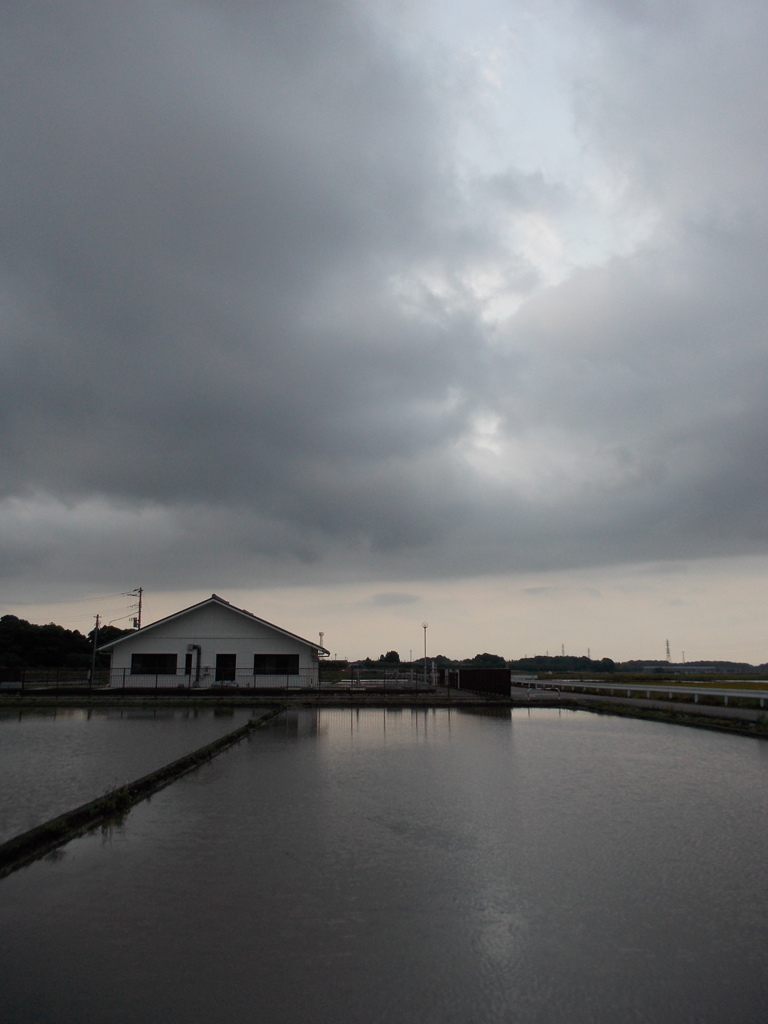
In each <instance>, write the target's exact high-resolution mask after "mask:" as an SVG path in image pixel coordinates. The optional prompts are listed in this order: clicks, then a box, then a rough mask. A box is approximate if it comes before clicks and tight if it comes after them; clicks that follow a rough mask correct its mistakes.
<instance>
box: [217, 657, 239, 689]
mask: <svg viewBox="0 0 768 1024" xmlns="http://www.w3.org/2000/svg"><path fill="white" fill-rule="evenodd" d="M236 666H237V655H236V654H217V655H216V682H217V683H218V682H225V681H226V682H229V681H230V680H233V679H234V678H235V668H236Z"/></svg>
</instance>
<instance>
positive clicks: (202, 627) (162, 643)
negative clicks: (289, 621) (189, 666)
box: [112, 605, 318, 686]
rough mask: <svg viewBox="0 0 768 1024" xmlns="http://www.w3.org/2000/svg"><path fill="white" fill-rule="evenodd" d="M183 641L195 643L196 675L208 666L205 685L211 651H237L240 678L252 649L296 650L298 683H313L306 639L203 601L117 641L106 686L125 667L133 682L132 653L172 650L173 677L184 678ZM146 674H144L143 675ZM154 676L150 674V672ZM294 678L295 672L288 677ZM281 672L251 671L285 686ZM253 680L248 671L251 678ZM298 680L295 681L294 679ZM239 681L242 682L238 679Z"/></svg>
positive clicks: (118, 681) (260, 681)
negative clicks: (296, 637)
mask: <svg viewBox="0 0 768 1024" xmlns="http://www.w3.org/2000/svg"><path fill="white" fill-rule="evenodd" d="M189 644H199V645H200V648H201V657H200V665H201V675H203V674H204V673H205V670H206V668H207V669H208V676H207V679H206V681H205V682H203V679H202V678H201V684H202V685H207V683H208V682H209V681H212V680H213V679H214V678H215V671H216V655H217V654H234V655H236V656H237V672H238V678H239V679H241V680H242V681H243V682H244V681H245V676H248V675H251V674H252V672H253V656H254V654H298V655H299V673H300V678H301V684H302V685H309V684H310V682H311V683H313V684H316V682H317V665H318V662H317V655H316V653H315V651H314V650H313V649H312V648H311V647H308V646H307V645H306V644H303V643H300V642H299V641H297V640H293V639H291V638H290V637H287V636H283V635H282V634H281V633H279V632H278V631H277V630H274V629H271V628H270V627H269V626H267V625H264V624H262V623H259V622H257V621H254V620H253V619H249V618H248V617H247V616H245V615H241V614H240V613H238V612H237V611H235V610H234V609H229V608H226V607H223V606H221V605H206V606H204V607H202V608H197V609H195V610H194V611H191V612H189V613H188V614H185V615H181V616H179V617H178V618H175V619H172V620H170V621H169V622H164V623H162V624H161V625H158V626H156V627H151V628H150V629H148V630H147V632H143V631H142V632H141V633H138V634H137V635H136V636H135V637H133V636H131V637H128V638H126V639H125V640H123V641H121V642H120V643H118V644H117V645H116V646H115V647H114V648H112V685H113V686H121V685H122V673H123V670H125V673H126V681H127V685H130V682H131V679H132V680H133V681H134V682H136V681H137V680H138V679H139V678H141V677H137V676H133V677H131V675H130V669H131V656H132V655H133V654H174V653H175V654H176V655H177V673H178V674H179V676H180V678H179V680H178V681H179V682H181V681H182V680H183V678H184V676H183V672H184V661H185V658H186V655H187V646H188V645H189ZM192 658H193V672H194V666H195V665H196V663H197V652H196V651H193V652H192ZM144 678H146V677H144ZM152 678H153V679H154V676H153V677H152ZM294 678H295V677H294ZM163 679H164V680H166V681H165V683H163V682H162V680H158V682H159V683H160V684H161V685H173V677H170V679H169V678H168V677H163ZM285 681H286V677H285V676H284V675H281V676H278V677H277V678H276V680H275V679H274V677H271V676H257V677H256V683H257V685H262V686H267V685H272V686H274V685H285ZM252 682H253V679H252V676H251V683H252ZM296 683H297V685H298V680H296ZM241 685H242V682H241Z"/></svg>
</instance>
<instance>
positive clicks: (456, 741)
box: [0, 709, 768, 1024]
mask: <svg viewBox="0 0 768 1024" xmlns="http://www.w3.org/2000/svg"><path fill="white" fill-rule="evenodd" d="M766 783H768V744H766V743H763V742H761V741H759V740H753V739H748V738H743V737H734V736H728V735H719V734H717V733H709V732H704V731H698V730H693V729H686V728H682V727H679V726H672V725H663V724H656V723H646V722H639V721H631V720H627V719H618V718H617V719H613V718H610V717H603V716H596V715H590V714H588V713H581V712H576V713H574V712H565V711H563V712H559V711H553V710H547V709H532V710H531V711H530V712H529V711H527V710H520V711H517V710H516V711H514V712H511V713H510V712H505V713H502V714H498V715H491V714H473V713H471V712H468V711H458V710H454V711H447V710H434V711H422V710H419V711H411V710H403V711H393V710H389V711H374V710H361V711H359V712H355V711H348V710H344V711H327V710H322V711H315V710H302V711H295V712H291V713H289V714H287V715H286V716H285V717H284V718H283V719H282V720H277V722H276V723H275V724H274V725H273V726H272V727H270V728H268V729H265V730H263V731H260V732H258V733H255V734H254V735H253V736H252V737H251V738H250V739H249V740H247V741H245V742H243V743H241V744H239V745H238V746H237V747H235V748H233V749H231V750H230V751H228V752H227V753H225V754H223V755H222V756H220V757H218V758H216V759H215V760H214V761H212V762H211V763H209V764H208V765H206V766H204V767H203V768H202V769H201V770H200V771H198V772H196V773H194V774H192V775H189V776H186V777H184V778H183V779H181V780H179V781H178V782H176V783H175V784H174V785H172V786H170V787H169V788H167V789H165V790H163V791H162V792H160V793H158V794H156V795H155V796H154V797H153V798H152V800H151V801H149V802H146V803H143V804H141V805H140V806H138V807H137V808H135V809H134V810H133V811H132V812H131V814H130V815H129V816H128V818H127V819H126V821H125V822H124V824H123V826H122V827H120V828H119V829H113V830H111V831H107V832H103V833H102V832H99V833H95V834H92V835H90V836H86V837H83V838H82V839H79V840H76V841H75V842H73V843H71V844H69V846H67V847H66V848H65V849H64V850H63V851H62V854H61V855H60V856H59V857H57V858H55V859H49V860H46V861H42V862H38V863H36V864H34V865H31V866H30V867H28V868H26V869H24V870H23V871H20V872H18V873H16V874H14V875H12V876H10V877H8V878H7V879H5V880H4V881H2V882H0V1020H2V1021H3V1022H4V1024H5V1022H7V1024H32V1022H34V1024H54V1022H56V1024H58V1022H64V1021H66V1022H69V1021H77V1022H78V1024H92V1022H94V1024H95V1022H99V1024H107V1022H110V1024H128V1022H130V1024H139V1022H141V1024H145V1022H153V1024H154V1022H157V1024H182V1022H183V1024H208V1022H211V1024H213V1022H229V1021H232V1022H234V1021H237V1022H240V1021H243V1020H246V1021H250V1020H258V1021H260V1022H266V1024H278V1022H280V1024H283V1022H301V1024H303V1022H306V1024H326V1022H328V1024H330V1022H334V1024H336V1022H345V1024H379V1022H380V1024H390V1022H392V1024H417V1022H418V1024H432V1022H435V1024H438V1022H440V1024H442V1022H445V1024H454V1022H455V1024H475V1022H476V1024H486V1022H497V1021H498V1022H517V1021H519V1022H521V1024H529V1022H530V1024H566V1022H568V1024H603V1022H605V1024H618V1022H621V1024H623V1022H659V1024H683V1022H685V1024H694V1022H695V1024H710V1022H711V1024H722V1022H725V1021H727V1022H729V1024H749V1022H755V1024H757V1022H760V1024H763V1022H764V1021H765V1019H766V1016H767V1014H768V972H766V970H765V962H766V954H768V890H767V888H766V879H767V878H768V830H766V827H765V823H766V811H767V810H768V785H766Z"/></svg>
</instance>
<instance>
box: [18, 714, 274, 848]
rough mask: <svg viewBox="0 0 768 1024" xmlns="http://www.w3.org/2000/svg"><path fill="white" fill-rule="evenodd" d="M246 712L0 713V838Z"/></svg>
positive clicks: (184, 748)
mask: <svg viewBox="0 0 768 1024" xmlns="http://www.w3.org/2000/svg"><path fill="white" fill-rule="evenodd" d="M253 713H254V714H257V715H258V714H260V713H261V712H259V711H254V712H253ZM251 714H252V709H250V708H238V709H236V710H234V711H233V710H231V709H227V710H222V709H213V708H204V709H194V708H190V709H179V708H122V709H120V708H117V709H116V708H97V709H91V710H84V709H81V708H57V709H52V708H51V709H39V710H38V709H33V710H30V709H22V710H19V711H7V710H5V709H3V710H0V780H1V784H0V842H3V841H4V840H6V839H10V838H11V837H12V836H15V835H18V834H19V833H20V832H25V831H26V830H27V829H28V828H33V827H34V826H35V825H40V824H42V823H43V822H44V821H47V820H48V819H49V818H52V817H55V816H56V815H57V814H62V813H63V812H64V811H68V810H70V809H71V808H73V807H77V806H79V805H80V804H82V803H85V802H86V801H88V800H93V799H95V798H96V797H98V796H102V795H103V794H104V793H106V792H108V791H109V790H110V789H115V788H116V787H117V786H121V785H122V784H123V783H125V782H130V781H131V779H136V778H139V777H140V776H142V775H146V774H147V772H151V771H154V770H155V769H156V768H160V767H161V766H162V765H164V764H167V763H168V762H169V761H173V760H175V758H177V757H181V756H182V755H183V754H187V753H189V752H190V751H192V750H195V749H196V748H197V747H201V746H203V745H204V744H206V743H210V742H211V741H212V740H215V739H216V738H217V737H218V736H222V735H224V733H227V732H230V731H231V730H232V729H236V728H237V727H238V726H239V725H243V724H244V723H245V722H246V721H247V720H248V719H249V718H250V717H251Z"/></svg>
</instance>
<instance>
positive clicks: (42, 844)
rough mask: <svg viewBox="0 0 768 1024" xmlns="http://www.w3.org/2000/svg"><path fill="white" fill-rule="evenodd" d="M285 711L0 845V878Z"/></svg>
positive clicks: (258, 720) (111, 816)
mask: <svg viewBox="0 0 768 1024" xmlns="http://www.w3.org/2000/svg"><path fill="white" fill-rule="evenodd" d="M284 710H285V709H284V708H283V707H278V708H272V709H271V710H270V711H267V712H266V714H264V715H262V716H261V717H260V718H252V719H251V720H250V721H249V722H246V724H245V725H242V726H240V727H239V728H238V729H235V730H234V731H233V732H229V733H227V734H226V735H225V736H220V737H219V738H218V739H217V740H214V741H213V742H212V743H207V744H206V745H205V746H204V747H198V749H197V750H193V751H192V753H190V754H185V755H184V756H183V757H180V758H178V759H177V760H176V761H171V762H170V764H166V765H164V766H163V767H162V768H158V769H157V770H156V771H154V772H150V773H149V774H148V775H143V776H142V777H141V778H140V779H135V780H134V781H133V782H128V783H126V784H125V785H123V786H119V787H118V788H117V789H113V790H111V791H110V792H109V793H105V794H104V796H101V797H98V798H97V799H96V800H90V801H89V802H88V803H86V804H81V805H80V806H79V807H75V808H74V809H73V810H71V811H67V812H66V813H65V814H61V815H59V816H58V817H56V818H51V819H50V820H49V821H46V822H44V823H43V824H42V825H37V826H36V827H35V828H31V829H29V830H28V831H27V832H22V833H21V835H18V836H14V838H13V839H9V840H8V841H7V842H5V843H2V844H0V878H3V877H5V876H6V875H9V874H10V873H11V872H12V871H16V870H17V869H18V868H21V867H24V865H25V864H29V863H31V862H32V861H34V860H37V859H38V858H40V857H44V856H45V855H46V854H48V853H51V852H52V851H53V850H55V849H57V848H58V847H59V846H63V845H64V843H67V842H69V841H70V839H75V838H76V837H77V836H79V835H83V833H85V832H88V831H89V830H90V829H92V828H94V827H95V826H97V825H100V824H102V823H105V822H108V821H114V820H115V819H119V818H122V817H123V816H124V815H125V814H126V813H127V812H128V811H129V810H130V808H131V807H133V805H134V804H137V803H139V801H141V800H144V799H145V798H146V797H148V796H151V794H152V793H156V792H157V791H158V790H160V789H163V788H164V787H165V786H168V785H170V783H171V782H173V781H174V780H175V779H178V778H179V777H180V776H182V775H186V774H187V772H191V771H194V769H195V768H199V767H200V765H202V764H204V763H205V762H206V761H210V760H211V758H214V757H216V755H217V754H221V753H222V752H223V751H224V750H227V749H228V748H229V747H231V746H233V745H234V744H235V743H239V742H240V740H242V739H244V738H245V737H246V736H248V735H249V734H250V733H251V732H253V730H254V729H258V728H260V727H261V726H263V725H266V724H267V723H268V722H270V721H272V720H273V719H274V718H276V717H277V716H278V715H280V714H282V713H283V711H284Z"/></svg>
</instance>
